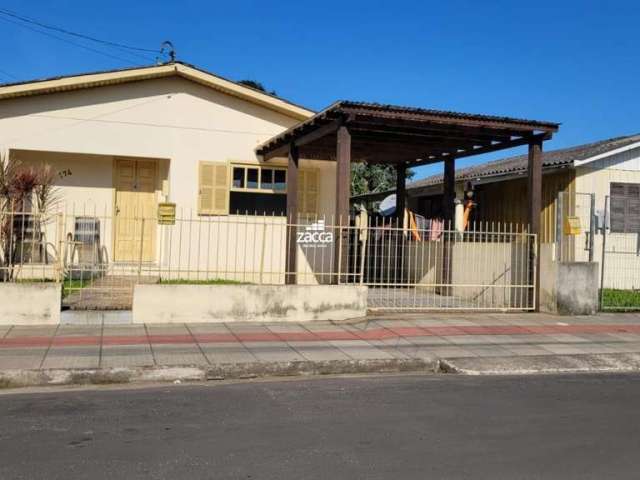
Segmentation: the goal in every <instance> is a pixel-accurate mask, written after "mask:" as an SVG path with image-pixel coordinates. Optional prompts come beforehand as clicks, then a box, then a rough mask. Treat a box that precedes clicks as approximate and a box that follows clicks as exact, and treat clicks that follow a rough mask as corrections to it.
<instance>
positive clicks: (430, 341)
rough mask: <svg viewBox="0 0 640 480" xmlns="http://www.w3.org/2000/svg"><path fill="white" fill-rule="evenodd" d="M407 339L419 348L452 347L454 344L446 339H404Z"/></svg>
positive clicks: (429, 337) (430, 337)
mask: <svg viewBox="0 0 640 480" xmlns="http://www.w3.org/2000/svg"><path fill="white" fill-rule="evenodd" d="M402 338H405V339H406V340H407V341H408V342H409V343H411V344H413V345H418V346H425V347H426V346H438V345H440V346H451V345H452V343H451V342H450V341H448V340H447V339H446V338H445V337H435V336H428V337H402Z"/></svg>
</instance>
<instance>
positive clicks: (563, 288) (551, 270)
mask: <svg viewBox="0 0 640 480" xmlns="http://www.w3.org/2000/svg"><path fill="white" fill-rule="evenodd" d="M542 247H544V245H543V246H542ZM552 253H553V252H552V249H551V248H550V247H548V248H541V251H540V254H541V258H540V288H539V289H538V291H539V295H540V310H541V311H543V312H549V313H559V314H561V315H595V314H596V313H597V312H598V285H599V283H600V278H599V277H598V275H599V274H598V271H599V267H598V263H597V262H555V261H553V257H552Z"/></svg>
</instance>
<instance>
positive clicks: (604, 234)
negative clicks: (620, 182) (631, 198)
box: [599, 195, 609, 310]
mask: <svg viewBox="0 0 640 480" xmlns="http://www.w3.org/2000/svg"><path fill="white" fill-rule="evenodd" d="M608 220H609V196H608V195H607V196H606V197H605V198H604V224H603V226H602V260H601V262H600V299H599V300H600V301H599V304H600V310H604V261H605V258H606V249H607V222H608Z"/></svg>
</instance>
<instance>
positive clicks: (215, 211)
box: [198, 162, 229, 215]
mask: <svg viewBox="0 0 640 480" xmlns="http://www.w3.org/2000/svg"><path fill="white" fill-rule="evenodd" d="M198 182H199V185H198V213H200V214H201V215H228V214H229V167H228V165H227V164H226V163H214V162H200V172H199V175H198Z"/></svg>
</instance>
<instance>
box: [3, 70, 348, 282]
mask: <svg viewBox="0 0 640 480" xmlns="http://www.w3.org/2000/svg"><path fill="white" fill-rule="evenodd" d="M313 113H314V112H312V111H311V110H309V109H306V108H303V107H300V106H298V105H295V104H293V103H290V102H287V101H285V100H282V99H280V98H278V97H275V96H272V95H269V94H266V93H264V92H261V91H258V90H255V89H252V88H250V87H247V86H244V85H241V84H238V83H235V82H232V81H229V80H226V79H224V78H221V77H218V76H216V75H213V74H211V73H208V72H206V71H203V70H200V69H198V68H195V67H193V66H190V65H187V64H184V63H180V62H175V63H170V64H163V65H157V66H149V67H142V68H131V69H125V70H117V71H107V72H98V73H89V74H81V75H71V76H65V77H58V78H51V79H44V80H38V81H32V82H24V83H18V84H10V85H3V86H0V150H1V151H2V152H4V153H7V154H8V157H9V158H10V159H11V160H17V161H19V162H20V164H21V165H24V166H28V165H37V164H40V163H47V164H50V165H51V166H53V168H54V170H55V172H56V173H57V177H58V178H57V180H56V185H57V187H59V194H60V196H61V198H62V201H63V202H64V204H65V205H64V209H65V211H66V212H67V214H68V215H71V216H73V217H76V218H77V217H78V216H84V217H86V216H90V217H93V218H98V219H100V221H101V222H102V225H101V227H100V235H101V239H100V242H101V244H102V246H104V247H106V248H107V250H108V252H109V257H110V258H109V260H110V261H115V262H123V263H126V262H136V261H138V260H139V259H142V261H143V262H147V263H151V264H153V263H159V262H162V258H163V256H164V257H166V256H167V255H170V256H175V255H177V254H180V255H187V254H188V252H190V251H192V250H193V251H196V242H202V245H200V243H198V244H197V248H199V249H201V248H206V245H205V244H204V242H205V240H206V239H205V238H204V237H202V239H201V238H200V236H201V235H200V233H198V236H197V235H196V233H195V232H194V231H191V230H189V232H190V240H189V242H190V245H185V244H184V243H183V244H181V245H180V248H178V238H177V234H175V235H174V238H173V240H172V242H173V250H171V247H169V246H168V243H167V242H168V237H167V236H168V235H169V233H167V234H166V235H165V234H164V233H163V232H162V227H161V226H159V225H156V223H155V222H153V221H147V223H146V224H145V226H144V227H139V226H138V225H137V224H134V223H132V222H130V221H129V219H132V218H137V219H139V218H142V217H144V218H146V219H147V220H153V219H155V218H156V211H157V207H158V203H160V202H172V203H175V204H176V205H177V212H178V217H179V218H181V219H183V220H185V219H188V220H189V222H190V223H189V228H192V227H193V225H194V223H193V222H194V221H201V222H200V223H202V222H206V221H207V220H208V219H209V218H211V217H212V216H217V217H218V216H225V217H226V218H228V219H229V220H228V222H229V224H231V223H233V218H235V216H236V215H240V214H241V215H242V218H243V219H242V222H243V224H244V227H242V228H243V229H244V231H241V228H240V227H237V226H236V227H235V228H236V231H235V233H232V232H231V227H230V226H229V225H227V228H228V229H229V231H228V232H227V233H226V237H227V238H226V242H227V243H228V244H230V245H232V246H233V247H234V248H236V249H242V248H244V252H245V256H246V252H247V250H248V249H249V248H252V249H253V248H255V247H254V246H253V244H252V245H246V244H245V245H242V243H243V242H249V238H251V240H252V243H259V242H258V240H259V238H257V237H259V236H260V235H268V234H269V233H268V232H267V231H266V229H265V230H264V231H262V230H257V229H255V228H254V230H256V231H252V232H249V230H248V228H249V227H247V225H248V224H251V220H250V218H248V217H247V215H248V216H249V217H255V218H256V219H257V220H256V221H258V220H259V219H262V218H263V217H265V216H269V217H275V219H276V220H277V219H279V218H281V219H282V222H284V221H285V220H284V216H285V214H286V190H287V187H286V183H287V159H286V158H282V159H277V158H276V159H274V160H271V161H269V163H268V164H265V163H263V162H260V161H259V159H258V158H257V156H256V153H255V148H256V146H257V145H259V144H261V143H262V142H264V141H266V140H268V139H269V138H271V137H273V136H274V135H276V134H278V133H280V132H282V131H285V130H286V129H288V128H289V127H291V126H293V125H296V124H297V123H299V122H300V121H301V120H304V119H307V118H309V117H311V116H312V115H313ZM298 183H299V190H298V191H299V205H300V206H299V212H300V213H301V214H304V215H309V216H314V217H315V216H320V215H323V214H332V213H333V212H334V210H335V163H334V162H323V161H317V160H305V159H301V160H300V176H299V179H298ZM274 221H275V220H274ZM179 225H180V226H181V224H179ZM199 225H200V224H199ZM74 228H75V229H76V230H77V224H76V225H73V224H70V223H69V222H67V223H66V224H65V225H64V231H58V232H57V235H65V236H68V235H69V234H73V232H74ZM140 228H142V231H140V230H139V229H140ZM181 228H182V227H181ZM186 228H187V225H186V224H185V229H184V231H185V232H186ZM193 228H196V227H193ZM174 230H177V229H174ZM210 231H211V229H210ZM182 232H183V230H182V229H181V230H180V233H181V237H180V239H181V240H182V238H183V234H182ZM163 235H164V236H163ZM172 235H173V234H172ZM212 235H213V234H210V237H209V239H210V238H212ZM278 235H279V234H278ZM184 238H186V233H185V234H184ZM50 241H51V243H54V239H50ZM278 241H280V242H282V241H283V240H282V239H280V238H278ZM218 243H220V242H218ZM262 243H265V242H262ZM56 246H57V245H56ZM217 248H219V247H217ZM228 248H231V247H228ZM178 250H180V251H179V252H178ZM280 250H282V251H283V252H284V248H280ZM217 253H222V252H220V251H219V250H218V251H217ZM266 255H267V257H268V255H269V252H268V251H267V252H266ZM279 255H280V254H279ZM282 255H284V253H282ZM264 256H265V254H264V252H263V255H262V259H261V260H260V261H261V262H263V263H264V262H265V259H264ZM193 258H194V259H195V260H194V261H195V262H196V263H195V264H191V265H189V267H188V270H193V271H198V270H203V269H204V268H205V267H203V266H202V265H201V264H200V265H198V262H201V261H202V256H200V257H198V256H197V253H196V254H195V255H194V257H193ZM188 260H189V261H190V259H188ZM272 260H273V262H274V263H281V260H280V259H272ZM256 261H257V260H256ZM268 261H269V259H268V258H267V262H268ZM179 263H180V264H181V265H187V262H186V261H185V260H184V257H183V258H182V259H180V261H179ZM233 268H234V270H235V267H233ZM261 268H263V269H264V270H267V271H268V270H269V267H268V265H267V266H264V264H261ZM229 270H231V267H229ZM256 270H257V267H255V268H254V269H253V271H256ZM179 274H180V273H179ZM190 274H191V272H190V271H186V270H185V272H184V275H185V276H189V275H190Z"/></svg>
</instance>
